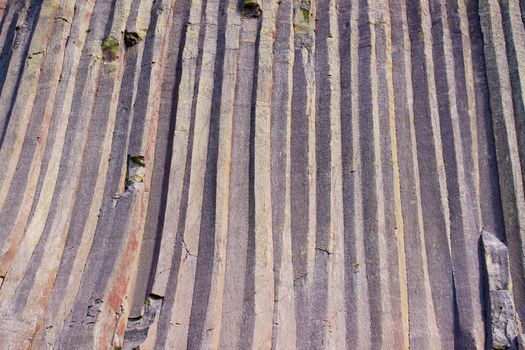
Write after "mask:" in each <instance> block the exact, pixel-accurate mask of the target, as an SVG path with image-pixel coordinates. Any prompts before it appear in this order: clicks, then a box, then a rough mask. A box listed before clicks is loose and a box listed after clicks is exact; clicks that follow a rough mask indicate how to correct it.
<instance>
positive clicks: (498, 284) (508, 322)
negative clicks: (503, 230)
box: [481, 231, 520, 349]
mask: <svg viewBox="0 0 525 350" xmlns="http://www.w3.org/2000/svg"><path fill="white" fill-rule="evenodd" d="M481 242H482V248H483V259H484V265H483V267H484V271H485V286H486V287H485V288H486V298H487V310H486V312H487V336H488V342H487V343H488V345H489V347H490V348H491V349H518V335H519V329H520V322H519V319H518V316H517V314H516V307H515V306H514V298H513V295H512V278H511V275H510V267H509V254H508V249H507V246H505V244H503V243H502V242H501V241H500V240H499V239H498V238H496V236H494V235H493V234H491V233H489V232H486V231H484V232H482V234H481Z"/></svg>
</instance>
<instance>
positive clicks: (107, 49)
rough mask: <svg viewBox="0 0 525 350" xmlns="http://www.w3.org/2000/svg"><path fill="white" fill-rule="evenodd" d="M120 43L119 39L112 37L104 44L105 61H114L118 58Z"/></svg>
mask: <svg viewBox="0 0 525 350" xmlns="http://www.w3.org/2000/svg"><path fill="white" fill-rule="evenodd" d="M119 47H120V42H119V40H118V39H117V38H115V37H114V36H112V35H110V36H108V37H107V38H106V39H104V41H103V42H102V55H103V56H104V60H105V61H110V62H111V61H114V60H116V59H117V58H118V51H119Z"/></svg>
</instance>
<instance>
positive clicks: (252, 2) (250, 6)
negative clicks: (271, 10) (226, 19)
mask: <svg viewBox="0 0 525 350" xmlns="http://www.w3.org/2000/svg"><path fill="white" fill-rule="evenodd" d="M241 12H242V15H243V16H244V17H248V18H257V17H259V16H261V15H262V10H261V5H260V4H259V2H258V1H256V0H244V1H243V2H242V7H241Z"/></svg>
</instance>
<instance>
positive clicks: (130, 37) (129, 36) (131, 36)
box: [124, 30, 142, 47]
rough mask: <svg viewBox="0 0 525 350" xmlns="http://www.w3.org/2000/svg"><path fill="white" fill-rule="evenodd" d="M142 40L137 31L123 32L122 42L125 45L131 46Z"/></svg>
mask: <svg viewBox="0 0 525 350" xmlns="http://www.w3.org/2000/svg"><path fill="white" fill-rule="evenodd" d="M141 40H142V37H141V36H140V34H139V33H137V32H128V31H127V30H126V31H125V32H124V44H125V45H126V47H132V46H135V45H137V44H138V42H139V41H141Z"/></svg>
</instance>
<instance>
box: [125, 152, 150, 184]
mask: <svg viewBox="0 0 525 350" xmlns="http://www.w3.org/2000/svg"><path fill="white" fill-rule="evenodd" d="M145 175H146V163H145V161H144V156H141V155H128V171H127V177H126V190H133V189H138V188H141V187H142V186H143V184H144V176H145Z"/></svg>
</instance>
